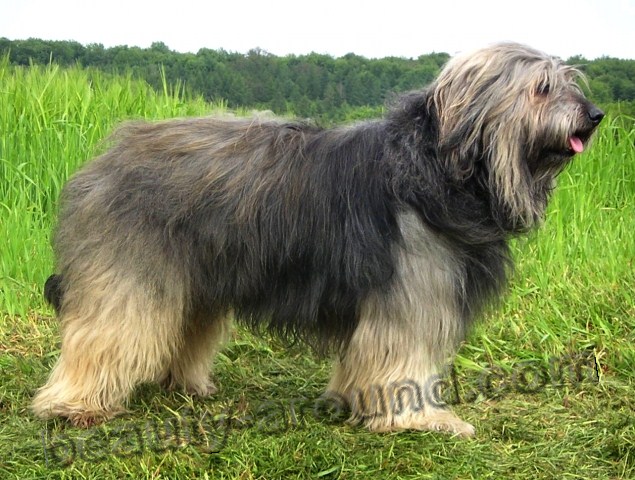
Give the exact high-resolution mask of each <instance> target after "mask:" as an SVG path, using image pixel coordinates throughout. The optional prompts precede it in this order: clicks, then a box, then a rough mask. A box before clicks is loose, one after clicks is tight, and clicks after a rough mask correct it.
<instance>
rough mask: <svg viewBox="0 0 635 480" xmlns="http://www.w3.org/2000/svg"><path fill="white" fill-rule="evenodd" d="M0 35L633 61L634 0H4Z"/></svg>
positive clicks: (281, 50) (238, 48) (192, 48)
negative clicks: (518, 46) (515, 47)
mask: <svg viewBox="0 0 635 480" xmlns="http://www.w3.org/2000/svg"><path fill="white" fill-rule="evenodd" d="M0 37H7V38H9V39H12V40H15V39H26V38H29V37H35V38H42V39H48V40H76V41H78V42H80V43H82V44H88V43H101V44H103V45H104V46H106V47H111V46H115V45H129V46H132V45H136V46H140V47H149V46H150V44H151V43H152V42H155V41H161V42H164V43H165V44H166V45H167V46H168V47H170V49H172V50H177V51H181V52H196V51H198V49H199V48H212V49H220V48H223V49H225V50H228V51H234V52H247V51H248V50H249V49H251V48H255V47H260V48H262V49H263V50H266V51H268V52H271V53H273V54H276V55H286V54H288V53H295V54H304V53H309V52H312V51H313V52H318V53H327V54H330V55H332V56H336V57H337V56H342V55H345V54H346V53H349V52H353V53H356V54H358V55H363V56H366V57H369V58H379V57H386V56H400V57H417V56H419V55H422V54H426V53H431V52H447V53H450V54H456V53H458V52H462V51H466V50H471V49H474V48H477V47H481V46H484V45H487V44H490V43H493V42H497V41H510V40H511V41H518V42H522V43H526V44H528V45H531V46H533V47H536V48H538V49H540V50H543V51H546V52H547V53H550V54H553V55H557V56H560V57H563V58H568V57H570V56H573V55H578V54H579V55H582V56H584V57H586V58H588V59H593V58H597V57H600V56H605V55H606V56H611V57H619V58H631V59H635V0H600V1H592V0H574V1H558V0H551V1H546V0H529V1H523V2H518V1H514V0H455V1H452V0H435V1H427V0H413V1H404V0H379V1H377V0H363V1H358V0H352V1H347V0H312V1H307V0H304V1H303V0H222V1H217V0H208V1H200V0H199V1H194V0H173V1H171V2H167V1H163V0H152V1H149V0H139V1H135V0H123V1H122V0H110V1H91V0H0Z"/></svg>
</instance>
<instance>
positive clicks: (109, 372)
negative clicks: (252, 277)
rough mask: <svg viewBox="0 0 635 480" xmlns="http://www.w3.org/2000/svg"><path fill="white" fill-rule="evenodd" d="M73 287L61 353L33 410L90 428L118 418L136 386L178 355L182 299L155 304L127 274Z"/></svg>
mask: <svg viewBox="0 0 635 480" xmlns="http://www.w3.org/2000/svg"><path fill="white" fill-rule="evenodd" d="M89 285H90V287H88V286H89ZM82 286H84V287H85V289H82ZM74 287H75V289H74V290H69V291H68V292H66V298H67V299H68V300H67V301H66V302H65V304H64V306H63V308H62V312H61V315H60V323H61V328H62V352H61V355H60V357H59V359H58V361H57V364H56V365H55V368H54V370H53V372H52V374H51V376H50V378H49V380H48V382H47V383H46V384H45V385H44V386H43V387H42V388H40V389H39V391H38V393H37V395H36V397H35V399H34V401H33V410H34V412H35V413H36V414H37V415H38V416H40V417H43V418H49V417H53V416H58V415H59V416H63V417H67V418H68V419H69V420H70V421H71V422H72V423H73V424H74V425H77V426H90V425H93V424H96V423H100V422H101V421H104V420H107V419H109V418H111V417H113V416H114V415H116V414H118V413H121V412H122V411H124V404H125V401H126V399H127V398H128V396H129V394H130V393H131V392H132V390H133V389H134V387H135V386H137V385H138V384H140V383H142V382H148V381H153V380H156V379H157V378H159V377H160V375H161V373H162V372H165V369H166V366H167V365H169V364H170V362H171V361H172V359H174V358H175V353H176V352H179V351H181V349H182V345H183V334H182V329H183V311H184V309H183V305H182V301H181V300H180V299H181V298H183V296H182V295H178V296H176V297H172V298H169V299H164V300H163V301H161V302H157V301H156V300H155V299H154V298H153V297H152V296H151V295H149V294H148V292H147V291H146V290H145V289H144V288H141V286H140V285H139V284H138V283H137V282H135V281H134V279H131V278H130V277H129V276H128V277H127V278H126V275H125V274H122V275H121V276H115V275H111V276H108V275H104V276H102V277H99V278H95V277H92V278H90V279H87V281H85V282H76V283H75V284H74ZM106 292H107V295H106ZM82 299H90V300H91V302H90V303H89V302H86V301H83V300H82ZM181 358H182V357H181ZM181 364H182V361H181Z"/></svg>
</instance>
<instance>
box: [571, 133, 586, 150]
mask: <svg viewBox="0 0 635 480" xmlns="http://www.w3.org/2000/svg"><path fill="white" fill-rule="evenodd" d="M569 146H570V147H571V150H573V151H574V152H575V153H582V152H583V151H584V144H583V143H582V140H580V139H579V138H578V137H569Z"/></svg>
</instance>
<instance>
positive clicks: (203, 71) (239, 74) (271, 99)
mask: <svg viewBox="0 0 635 480" xmlns="http://www.w3.org/2000/svg"><path fill="white" fill-rule="evenodd" d="M2 56H6V57H8V60H9V62H10V63H11V64H14V65H30V64H32V63H35V64H47V63H50V62H53V63H57V64H60V65H63V66H64V65H76V64H79V65H81V66H83V67H90V68H97V69H100V70H103V71H106V72H112V73H119V74H126V73H132V75H134V76H136V77H139V78H142V79H144V80H145V81H147V82H148V83H149V84H150V85H152V86H153V87H154V88H156V89H161V88H163V86H164V85H163V83H164V80H165V81H167V83H168V84H170V85H179V86H182V87H184V88H185V89H186V90H187V91H188V92H189V93H192V94H195V95H202V96H203V97H204V98H205V99H206V100H209V101H217V102H218V101H222V102H226V103H227V105H228V106H229V107H230V108H237V107H246V108H254V109H267V110H272V111H273V112H275V113H278V114H293V115H297V116H301V117H313V118H322V119H325V120H332V121H337V120H343V119H352V118H363V117H367V116H372V115H377V114H379V113H380V111H381V108H382V106H383V105H384V104H385V102H386V101H387V99H388V98H389V96H390V95H391V94H393V93H395V92H402V91H407V90H411V89H415V88H420V87H422V86H424V85H427V84H429V83H430V82H431V81H432V80H433V79H434V77H435V76H436V75H437V73H438V72H439V70H440V68H441V67H442V65H443V64H444V63H445V62H446V61H447V60H448V59H449V55H448V54H446V53H430V54H426V55H421V56H419V57H418V58H416V59H408V58H401V57H388V58H381V59H368V58H365V57H362V56H359V55H355V54H353V53H349V54H347V55H345V56H343V57H338V58H334V57H332V56H330V55H324V54H318V53H310V54H308V55H287V56H284V57H280V56H275V55H272V54H270V53H268V52H266V51H264V50H261V49H258V48H255V49H252V50H250V51H248V52H247V53H237V52H228V51H225V50H211V49H207V48H201V49H200V50H199V51H198V52H197V53H180V52H176V51H172V50H170V49H169V48H168V47H167V46H166V45H165V44H164V43H162V42H155V43H153V44H152V45H151V46H150V48H140V47H128V46H125V45H124V46H116V47H111V48H105V47H104V46H103V45H102V44H89V45H82V44H80V43H78V42H74V41H47V40H40V39H28V40H9V39H7V38H0V57H2ZM567 63H569V64H573V65H576V66H579V67H580V69H581V70H582V71H584V73H585V74H586V76H587V78H588V85H589V89H590V93H589V96H590V98H591V99H592V100H594V101H595V102H597V103H599V104H600V105H602V106H603V107H604V108H606V109H609V110H619V111H620V112H622V113H627V114H630V115H635V60H623V59H616V58H609V57H603V58H599V59H595V60H587V59H585V58H583V57H579V56H576V57H572V58H569V59H568V60H567Z"/></svg>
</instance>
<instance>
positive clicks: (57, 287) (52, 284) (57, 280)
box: [44, 273, 64, 313]
mask: <svg viewBox="0 0 635 480" xmlns="http://www.w3.org/2000/svg"><path fill="white" fill-rule="evenodd" d="M63 296H64V290H63V288H62V276H61V275H58V274H56V273H55V274H53V275H51V276H50V277H49V278H48V279H47V280H46V283H44V298H46V301H47V302H49V303H50V304H51V305H52V306H53V308H54V309H55V312H56V313H60V308H61V305H62V297H63Z"/></svg>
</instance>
